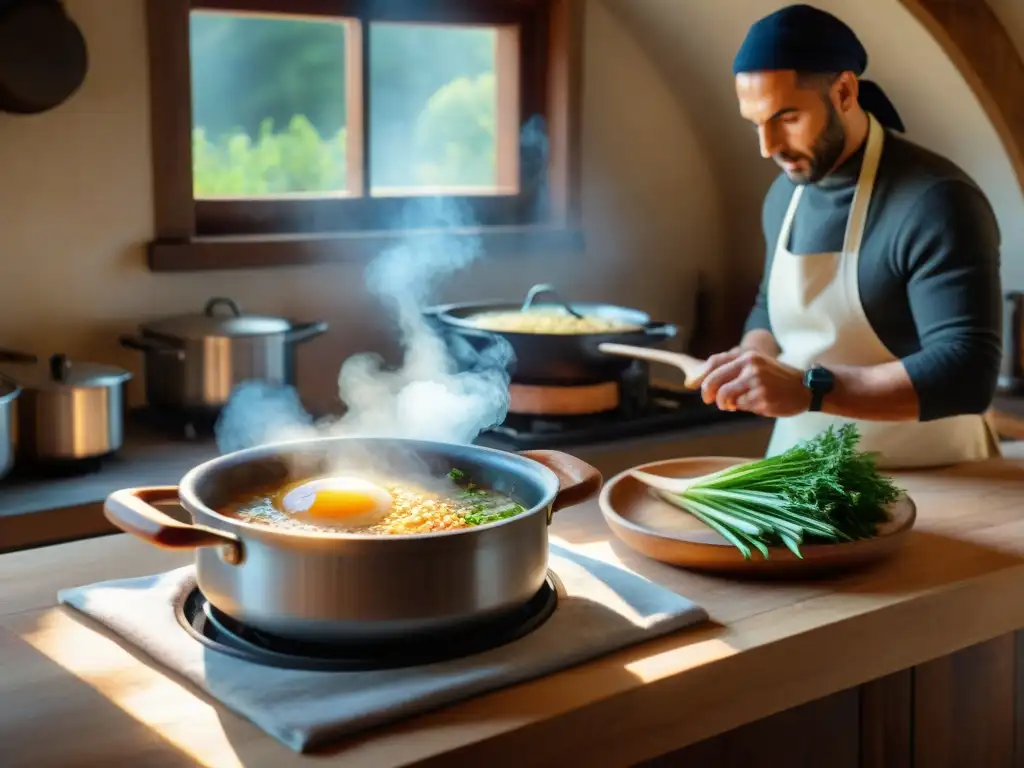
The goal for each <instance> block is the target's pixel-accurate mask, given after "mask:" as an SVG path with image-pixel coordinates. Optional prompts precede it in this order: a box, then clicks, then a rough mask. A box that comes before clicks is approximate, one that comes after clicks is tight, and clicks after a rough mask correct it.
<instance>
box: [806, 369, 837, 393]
mask: <svg viewBox="0 0 1024 768" xmlns="http://www.w3.org/2000/svg"><path fill="white" fill-rule="evenodd" d="M832 382H833V378H832V373H831V371H828V370H826V369H825V368H820V367H815V368H811V369H810V370H809V371H807V374H806V375H805V376H804V383H805V384H806V386H807V387H808V388H809V389H811V390H813V391H815V392H828V391H829V390H830V389H831V388H832Z"/></svg>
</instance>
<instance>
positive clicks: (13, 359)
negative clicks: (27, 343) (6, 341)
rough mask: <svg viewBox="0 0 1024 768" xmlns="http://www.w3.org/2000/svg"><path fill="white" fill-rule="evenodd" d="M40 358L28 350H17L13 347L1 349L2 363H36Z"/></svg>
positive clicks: (0, 358)
mask: <svg viewBox="0 0 1024 768" xmlns="http://www.w3.org/2000/svg"><path fill="white" fill-rule="evenodd" d="M38 362H39V358H38V357H36V356H35V355H31V354H28V353H27V352H15V351H14V350H12V349H0V363H15V364H16V365H35V364H36V363H38Z"/></svg>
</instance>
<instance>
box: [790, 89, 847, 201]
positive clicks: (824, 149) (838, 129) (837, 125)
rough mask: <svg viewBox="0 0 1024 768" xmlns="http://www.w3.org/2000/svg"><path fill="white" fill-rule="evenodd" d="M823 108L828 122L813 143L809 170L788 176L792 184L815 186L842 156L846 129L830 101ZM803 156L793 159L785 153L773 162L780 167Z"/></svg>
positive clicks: (826, 101)
mask: <svg viewBox="0 0 1024 768" xmlns="http://www.w3.org/2000/svg"><path fill="white" fill-rule="evenodd" d="M825 108H826V109H827V110H828V122H827V123H826V124H825V127H824V128H823V129H822V131H821V133H820V134H819V135H818V138H817V140H816V141H815V142H814V149H813V150H812V153H813V154H812V155H811V157H809V158H807V159H809V160H810V162H809V163H808V165H809V168H808V169H807V171H806V172H804V173H799V172H798V173H793V174H790V175H789V179H790V181H792V182H793V183H794V184H817V183H818V182H819V181H821V180H822V179H823V178H825V177H826V176H827V175H828V174H829V173H830V172H831V171H832V170H833V169H834V168H835V165H836V163H838V162H839V158H840V157H842V156H843V150H844V149H845V148H846V128H844V127H843V122H842V120H840V119H839V113H838V112H837V111H836V108H835V106H833V104H832V102H831V101H828V100H827V99H826V100H825ZM802 159H804V156H801V157H793V156H791V155H786V154H785V153H779V154H778V155H776V156H775V162H777V163H779V164H780V165H781V162H780V161H781V160H790V161H792V160H802Z"/></svg>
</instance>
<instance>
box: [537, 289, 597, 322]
mask: <svg viewBox="0 0 1024 768" xmlns="http://www.w3.org/2000/svg"><path fill="white" fill-rule="evenodd" d="M542 293H547V294H550V295H551V297H552V298H553V299H554V300H555V301H556V302H558V303H559V304H561V305H562V308H563V309H565V311H566V312H568V313H569V314H570V315H572V316H573V317H575V318H576V319H577V320H582V319H583V315H581V314H580V313H579V312H577V311H576V310H575V309H573V308H572V307H571V306H570V305H569V302H567V301H566V300H565V299H563V298H562V297H561V296H560V295H559V294H558V291H556V290H555V286H553V285H548V284H546V283H544V284H541V285H535V286H533V288H531V289H530V292H529V293H527V294H526V298H525V299H524V300H523V308H522V311H523V312H526V311H527V310H528V309H529V308H530V307H532V306H533V302H534V301H535V300H536V298H537V297H538V296H540V295H541V294H542Z"/></svg>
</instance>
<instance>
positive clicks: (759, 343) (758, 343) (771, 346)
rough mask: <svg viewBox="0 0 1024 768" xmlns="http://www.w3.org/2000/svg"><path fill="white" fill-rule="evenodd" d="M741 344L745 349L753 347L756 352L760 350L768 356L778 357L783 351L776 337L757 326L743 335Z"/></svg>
mask: <svg viewBox="0 0 1024 768" xmlns="http://www.w3.org/2000/svg"><path fill="white" fill-rule="evenodd" d="M740 346H741V347H742V348H743V349H752V350H754V351H755V352H760V353H761V354H763V355H767V356H768V357H778V356H779V354H780V353H781V352H782V350H781V349H779V345H778V344H777V343H776V341H775V337H774V336H772V334H771V333H770V332H769V331H766V330H764V329H763V328H755V329H754V330H752V331H747V332H746V333H745V334H744V335H743V340H742V341H741V342H740Z"/></svg>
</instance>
